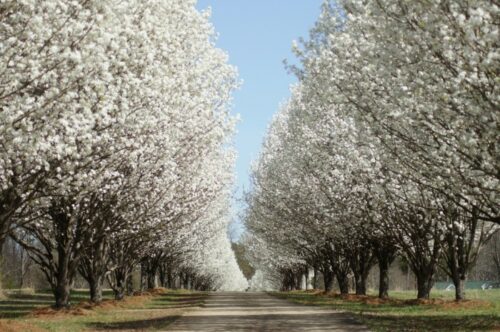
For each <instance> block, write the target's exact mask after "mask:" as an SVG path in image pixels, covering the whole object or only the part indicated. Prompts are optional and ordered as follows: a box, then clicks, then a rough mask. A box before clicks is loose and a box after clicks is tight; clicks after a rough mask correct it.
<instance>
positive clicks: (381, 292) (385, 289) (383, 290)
mask: <svg viewBox="0 0 500 332" xmlns="http://www.w3.org/2000/svg"><path fill="white" fill-rule="evenodd" d="M378 268H379V278H378V279H379V283H378V297H379V298H381V299H386V298H388V297H389V264H388V262H387V260H383V261H382V262H381V261H380V260H379V263H378Z"/></svg>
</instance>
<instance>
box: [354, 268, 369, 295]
mask: <svg viewBox="0 0 500 332" xmlns="http://www.w3.org/2000/svg"><path fill="white" fill-rule="evenodd" d="M366 279H367V275H366V274H364V273H363V274H354V283H355V287H356V295H366Z"/></svg>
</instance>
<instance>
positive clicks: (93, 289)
mask: <svg viewBox="0 0 500 332" xmlns="http://www.w3.org/2000/svg"><path fill="white" fill-rule="evenodd" d="M89 288H90V301H92V302H94V303H100V302H101V301H102V277H97V278H91V279H90V280H89Z"/></svg>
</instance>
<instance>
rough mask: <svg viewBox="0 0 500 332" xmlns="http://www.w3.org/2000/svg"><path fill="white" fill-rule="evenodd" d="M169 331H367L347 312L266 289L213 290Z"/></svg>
mask: <svg viewBox="0 0 500 332" xmlns="http://www.w3.org/2000/svg"><path fill="white" fill-rule="evenodd" d="M168 331H183V332H187V331H204V332H215V331H217V332H219V331H230V332H237V331H280V332H281V331H283V332H294V331H308V332H324V331H356V332H360V331H363V332H364V331H368V329H367V328H366V327H365V326H363V325H361V324H359V323H357V322H356V321H354V320H353V319H351V318H350V317H348V316H347V315H346V314H343V313H339V312H336V311H334V310H331V309H325V308H320V307H313V306H300V305H296V304H292V303H289V302H287V301H284V300H280V299H276V298H274V297H271V296H269V295H267V294H265V293H214V294H212V295H210V297H209V298H208V299H207V300H206V301H205V305H204V306H203V307H202V308H200V309H196V310H192V311H189V312H187V313H186V314H184V316H182V317H181V318H179V319H178V320H177V321H176V322H175V323H174V324H172V325H170V326H169V328H168Z"/></svg>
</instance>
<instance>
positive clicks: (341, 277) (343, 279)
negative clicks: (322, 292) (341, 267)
mask: <svg viewBox="0 0 500 332" xmlns="http://www.w3.org/2000/svg"><path fill="white" fill-rule="evenodd" d="M336 276H337V283H338V284H339V290H340V294H342V295H347V294H349V278H348V276H347V273H342V272H337V273H336Z"/></svg>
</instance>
